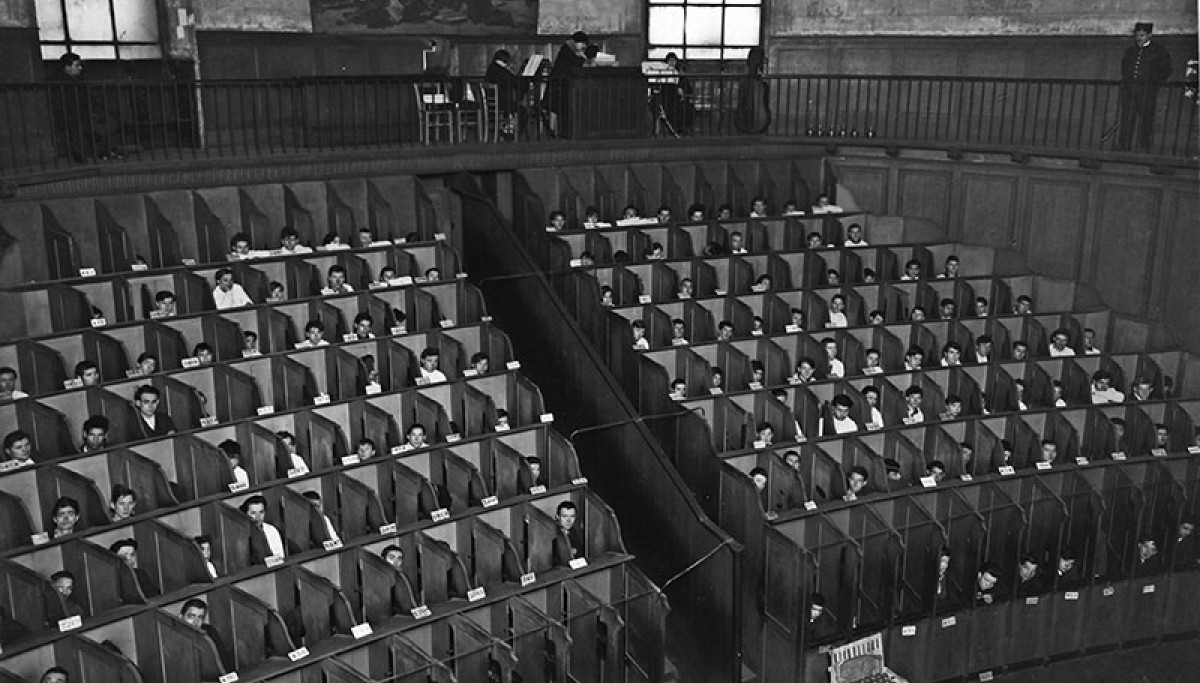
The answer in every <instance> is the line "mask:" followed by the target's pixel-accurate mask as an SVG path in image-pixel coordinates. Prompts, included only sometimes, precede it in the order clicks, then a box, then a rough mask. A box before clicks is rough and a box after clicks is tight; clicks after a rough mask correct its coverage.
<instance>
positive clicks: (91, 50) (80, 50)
mask: <svg viewBox="0 0 1200 683" xmlns="http://www.w3.org/2000/svg"><path fill="white" fill-rule="evenodd" d="M71 51H72V52H74V53H75V54H77V55H79V56H80V57H83V58H84V60H88V59H116V58H117V49H116V48H115V47H113V46H112V45H74V46H72V47H71ZM59 54H62V53H61V52H60V53H59Z"/></svg>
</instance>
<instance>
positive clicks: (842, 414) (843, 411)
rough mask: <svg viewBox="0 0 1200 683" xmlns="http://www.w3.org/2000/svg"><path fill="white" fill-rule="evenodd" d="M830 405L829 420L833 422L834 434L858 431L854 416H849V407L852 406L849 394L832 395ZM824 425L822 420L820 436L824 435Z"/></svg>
mask: <svg viewBox="0 0 1200 683" xmlns="http://www.w3.org/2000/svg"><path fill="white" fill-rule="evenodd" d="M830 405H831V406H832V408H833V415H832V419H831V422H832V423H833V433H834V434H851V433H854V432H857V431H858V423H857V422H855V421H854V418H852V417H850V409H851V408H853V407H854V401H851V400H850V397H849V396H847V395H845V394H838V395H837V396H834V397H833V400H832V401H831V402H830ZM824 426H825V425H824V421H822V424H821V427H822V434H821V436H824V435H825V434H824V430H823V428H824Z"/></svg>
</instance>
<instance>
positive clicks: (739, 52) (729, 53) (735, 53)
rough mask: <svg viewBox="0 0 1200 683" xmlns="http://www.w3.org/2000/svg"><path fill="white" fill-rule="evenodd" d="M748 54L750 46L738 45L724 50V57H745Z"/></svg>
mask: <svg viewBox="0 0 1200 683" xmlns="http://www.w3.org/2000/svg"><path fill="white" fill-rule="evenodd" d="M749 56H750V48H748V47H738V48H731V49H728V50H725V54H724V58H725V59H745V58H747V57H749Z"/></svg>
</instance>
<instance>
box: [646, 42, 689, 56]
mask: <svg viewBox="0 0 1200 683" xmlns="http://www.w3.org/2000/svg"><path fill="white" fill-rule="evenodd" d="M671 52H675V53H677V54H682V53H683V48H682V47H678V46H671V45H665V46H662V47H652V48H650V50H649V51H647V53H646V58H647V59H666V58H667V55H668V54H669V53H671Z"/></svg>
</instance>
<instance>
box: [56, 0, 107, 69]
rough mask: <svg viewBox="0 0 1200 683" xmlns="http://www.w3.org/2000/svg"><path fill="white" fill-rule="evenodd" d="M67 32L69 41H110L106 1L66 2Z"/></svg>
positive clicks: (83, 0)
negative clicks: (69, 35)
mask: <svg viewBox="0 0 1200 683" xmlns="http://www.w3.org/2000/svg"><path fill="white" fill-rule="evenodd" d="M67 32H68V33H70V34H71V40H112V39H113V31H112V15H111V14H109V12H108V0H67ZM110 52H111V51H110ZM82 54H83V53H82V52H81V53H80V55H81V56H82ZM108 59H112V57H109V58H108Z"/></svg>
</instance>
